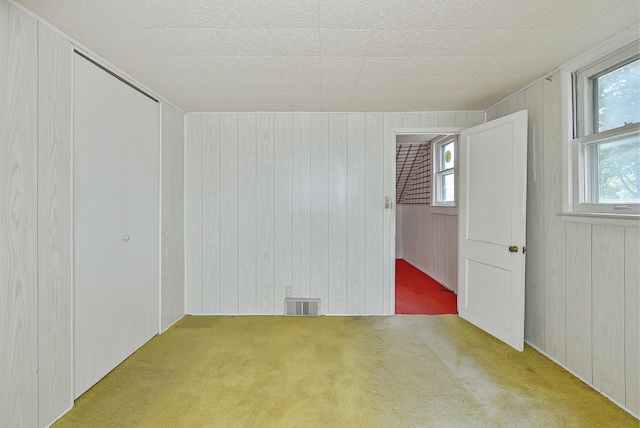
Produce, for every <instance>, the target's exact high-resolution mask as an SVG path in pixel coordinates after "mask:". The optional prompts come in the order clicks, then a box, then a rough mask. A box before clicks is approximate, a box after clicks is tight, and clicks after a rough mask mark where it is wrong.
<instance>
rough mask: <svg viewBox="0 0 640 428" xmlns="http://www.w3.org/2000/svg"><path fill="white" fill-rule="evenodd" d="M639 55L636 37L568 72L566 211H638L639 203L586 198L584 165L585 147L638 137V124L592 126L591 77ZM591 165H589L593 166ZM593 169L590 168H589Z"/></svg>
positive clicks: (605, 213)
mask: <svg viewBox="0 0 640 428" xmlns="http://www.w3.org/2000/svg"><path fill="white" fill-rule="evenodd" d="M638 58H640V53H639V43H638V40H637V39H636V40H634V41H633V42H632V43H630V44H629V43H628V44H626V45H625V46H623V47H621V48H619V49H614V50H613V52H611V50H610V51H609V52H608V53H605V54H603V55H600V56H599V57H598V58H596V59H594V60H591V61H590V62H589V63H587V64H585V65H583V66H582V67H580V68H578V69H574V70H573V71H571V72H572V88H573V89H572V91H571V98H572V105H573V107H572V108H573V133H572V134H573V138H572V139H571V140H570V142H569V149H570V155H571V156H570V165H569V170H570V171H571V173H570V177H569V195H568V196H570V197H571V201H569V203H568V206H569V207H571V209H570V210H569V211H572V212H574V213H576V214H578V213H582V214H586V215H592V214H600V215H621V214H622V215H632V216H638V215H639V214H640V203H628V202H620V203H597V202H591V201H589V199H588V198H587V196H586V195H587V191H588V188H589V183H588V178H587V170H588V169H589V168H588V167H587V166H586V160H587V156H588V155H587V154H586V153H585V152H586V151H587V150H588V147H593V146H594V145H597V144H601V143H604V142H609V141H615V140H617V139H621V138H623V137H625V136H628V135H633V134H636V135H638V136H640V133H639V130H640V125H639V124H638V123H634V124H626V125H624V126H621V127H618V128H613V129H610V130H606V131H602V132H596V129H597V127H595V126H594V120H595V118H594V116H595V115H594V96H595V94H594V91H593V83H592V82H593V78H597V77H598V76H601V75H603V74H605V73H607V72H609V71H612V70H614V69H617V68H619V67H622V66H624V65H626V64H629V63H631V62H633V61H635V60H637V59H638ZM593 166H594V165H592V167H593ZM591 170H592V171H593V168H591Z"/></svg>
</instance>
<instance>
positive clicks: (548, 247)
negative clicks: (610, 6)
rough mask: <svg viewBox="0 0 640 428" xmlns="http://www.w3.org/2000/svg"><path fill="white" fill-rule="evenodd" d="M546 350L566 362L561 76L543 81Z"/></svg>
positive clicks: (561, 361) (559, 360)
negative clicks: (560, 215)
mask: <svg viewBox="0 0 640 428" xmlns="http://www.w3.org/2000/svg"><path fill="white" fill-rule="evenodd" d="M543 102H544V112H545V114H544V118H543V120H544V134H543V135H544V174H545V177H544V248H545V249H544V283H545V291H544V296H545V352H547V353H548V354H549V355H550V356H551V357H552V358H554V359H555V360H556V361H558V362H559V363H560V364H565V362H566V337H565V332H566V327H565V319H566V313H565V308H566V304H565V231H564V223H563V222H562V220H561V219H560V218H559V217H558V215H557V213H559V212H560V211H562V153H561V150H562V140H561V128H562V126H561V123H560V117H561V114H560V76H559V75H558V73H556V74H555V75H553V76H552V77H551V80H546V79H545V80H544V81H543Z"/></svg>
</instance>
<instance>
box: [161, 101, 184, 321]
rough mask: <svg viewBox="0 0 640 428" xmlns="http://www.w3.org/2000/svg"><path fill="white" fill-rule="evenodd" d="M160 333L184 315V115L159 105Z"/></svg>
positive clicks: (171, 108)
mask: <svg viewBox="0 0 640 428" xmlns="http://www.w3.org/2000/svg"><path fill="white" fill-rule="evenodd" d="M160 107H161V114H162V116H161V126H162V161H161V162H162V166H161V176H162V199H161V202H162V205H161V240H162V244H161V247H162V259H161V275H160V284H161V292H160V299H161V303H160V309H161V312H160V331H164V330H166V329H167V328H169V327H170V326H171V325H172V324H173V323H175V322H176V321H177V320H179V319H180V318H181V317H182V316H183V315H184V198H183V194H184V175H183V174H184V113H183V112H182V111H180V110H178V109H176V108H174V107H172V106H171V105H169V104H167V103H161V105H160Z"/></svg>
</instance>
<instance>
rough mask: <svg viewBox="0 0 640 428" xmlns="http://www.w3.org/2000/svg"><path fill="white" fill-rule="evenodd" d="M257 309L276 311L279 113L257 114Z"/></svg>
mask: <svg viewBox="0 0 640 428" xmlns="http://www.w3.org/2000/svg"><path fill="white" fill-rule="evenodd" d="M257 136H258V137H257V138H258V147H257V162H258V165H257V168H256V180H257V183H258V188H257V210H258V218H257V229H258V232H257V233H258V235H257V236H258V242H257V267H256V271H257V275H258V276H257V279H256V280H257V284H256V287H257V293H256V297H257V299H258V300H257V313H258V314H273V313H276V312H274V311H275V309H276V307H275V306H274V305H275V302H274V292H275V220H276V206H275V192H276V189H275V117H274V115H273V114H259V115H258V117H257Z"/></svg>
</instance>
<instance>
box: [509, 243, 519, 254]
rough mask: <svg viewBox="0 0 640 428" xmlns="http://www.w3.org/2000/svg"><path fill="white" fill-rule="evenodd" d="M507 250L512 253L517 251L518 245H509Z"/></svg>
mask: <svg viewBox="0 0 640 428" xmlns="http://www.w3.org/2000/svg"><path fill="white" fill-rule="evenodd" d="M509 251H511V252H512V253H517V252H518V247H517V246H516V245H511V246H510V247H509Z"/></svg>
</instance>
